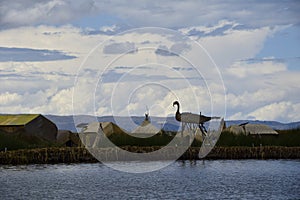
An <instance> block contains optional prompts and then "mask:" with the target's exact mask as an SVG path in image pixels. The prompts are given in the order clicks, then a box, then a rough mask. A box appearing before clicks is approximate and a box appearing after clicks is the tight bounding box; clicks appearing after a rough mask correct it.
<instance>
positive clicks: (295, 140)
mask: <svg viewBox="0 0 300 200" xmlns="http://www.w3.org/2000/svg"><path fill="white" fill-rule="evenodd" d="M277 132H278V133H279V134H278V135H261V136H258V135H255V136H252V135H248V136H246V135H235V134H233V133H230V132H222V134H221V136H220V138H219V141H218V142H217V146H225V147H226V146H249V147H251V146H260V144H261V145H263V146H287V147H295V146H300V129H294V130H284V131H277Z"/></svg>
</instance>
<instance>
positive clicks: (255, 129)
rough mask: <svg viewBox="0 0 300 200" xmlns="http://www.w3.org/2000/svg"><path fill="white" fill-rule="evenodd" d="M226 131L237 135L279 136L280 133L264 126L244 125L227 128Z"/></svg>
mask: <svg viewBox="0 0 300 200" xmlns="http://www.w3.org/2000/svg"><path fill="white" fill-rule="evenodd" d="M225 131H228V132H231V133H234V134H236V135H239V134H244V135H278V132H276V131H275V130H274V129H272V128H271V127H269V126H267V125H264V124H249V123H243V124H240V125H231V126H229V127H228V128H226V129H225Z"/></svg>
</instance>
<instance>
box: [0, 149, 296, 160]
mask: <svg viewBox="0 0 300 200" xmlns="http://www.w3.org/2000/svg"><path fill="white" fill-rule="evenodd" d="M160 148H161V147H158V146H156V147H136V146H125V147H122V149H124V150H127V151H130V152H135V153H147V152H153V151H156V150H158V149H160ZM199 149H200V148H199V147H190V148H188V149H187V150H186V152H185V153H184V154H183V155H182V156H181V157H180V158H179V159H177V160H200V159H199V158H198V153H199ZM177 150H178V148H176V149H174V148H173V149H167V150H165V151H164V152H162V154H160V156H159V157H157V159H156V158H155V157H154V160H170V159H172V158H174V155H176V151H177ZM99 152H100V153H101V155H103V157H102V158H101V160H102V161H128V160H135V159H134V157H132V158H127V159H126V160H124V159H122V155H121V152H119V151H118V150H117V149H115V148H114V149H113V148H101V149H98V150H97V153H99ZM162 158H163V159H162ZM212 159H213V160H217V159H300V147H282V146H262V147H215V148H214V149H213V150H212V151H211V152H210V153H209V154H208V155H207V156H206V157H205V158H204V160H212ZM151 160H152V159H151ZM95 162H99V161H98V160H97V159H95V158H94V157H93V156H92V155H91V153H90V152H89V151H88V150H87V149H86V148H82V147H62V148H58V147H52V148H40V149H22V150H14V151H7V152H0V165H24V164H58V163H95Z"/></svg>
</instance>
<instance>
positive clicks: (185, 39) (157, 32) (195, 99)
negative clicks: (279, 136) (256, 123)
mask: <svg viewBox="0 0 300 200" xmlns="http://www.w3.org/2000/svg"><path fill="white" fill-rule="evenodd" d="M299 11H300V3H299V1H171V0H170V1H163V2H162V1H128V2H127V1H122V2H121V1H120V2H119V1H113V2H106V1H96V0H86V1H83V0H76V1H69V0H46V1H26V4H25V3H24V2H23V1H21V0H17V1H8V0H4V1H1V3H0V79H1V85H0V108H1V110H0V112H1V113H43V114H59V115H69V114H73V113H76V114H79V113H80V114H94V115H100V116H101V115H112V114H113V115H143V114H144V112H145V107H146V106H147V107H148V108H149V109H150V114H151V115H156V116H169V115H173V114H174V108H173V107H172V106H171V105H172V101H173V100H179V101H180V102H181V103H182V109H183V110H184V111H189V112H196V113H198V112H199V111H202V112H203V113H205V114H208V115H209V114H214V115H222V116H225V118H226V119H258V120H277V121H281V122H290V121H299V120H300V114H299V113H300V97H299V94H300V84H299V83H300V82H299V78H298V77H299V75H300V53H299V52H300V20H299V19H300V14H299V13H300V12H299ZM149 27H152V28H149Z"/></svg>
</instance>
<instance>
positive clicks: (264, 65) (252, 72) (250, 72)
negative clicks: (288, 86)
mask: <svg viewBox="0 0 300 200" xmlns="http://www.w3.org/2000/svg"><path fill="white" fill-rule="evenodd" d="M286 70H287V67H286V65H285V64H284V63H276V62H270V61H262V62H258V63H247V62H244V61H237V62H235V63H234V64H233V65H232V66H230V67H229V68H228V69H227V71H228V73H229V74H231V75H234V76H236V77H238V78H246V77H248V76H257V75H258V76H264V75H270V74H275V73H281V72H284V71H286Z"/></svg>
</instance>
